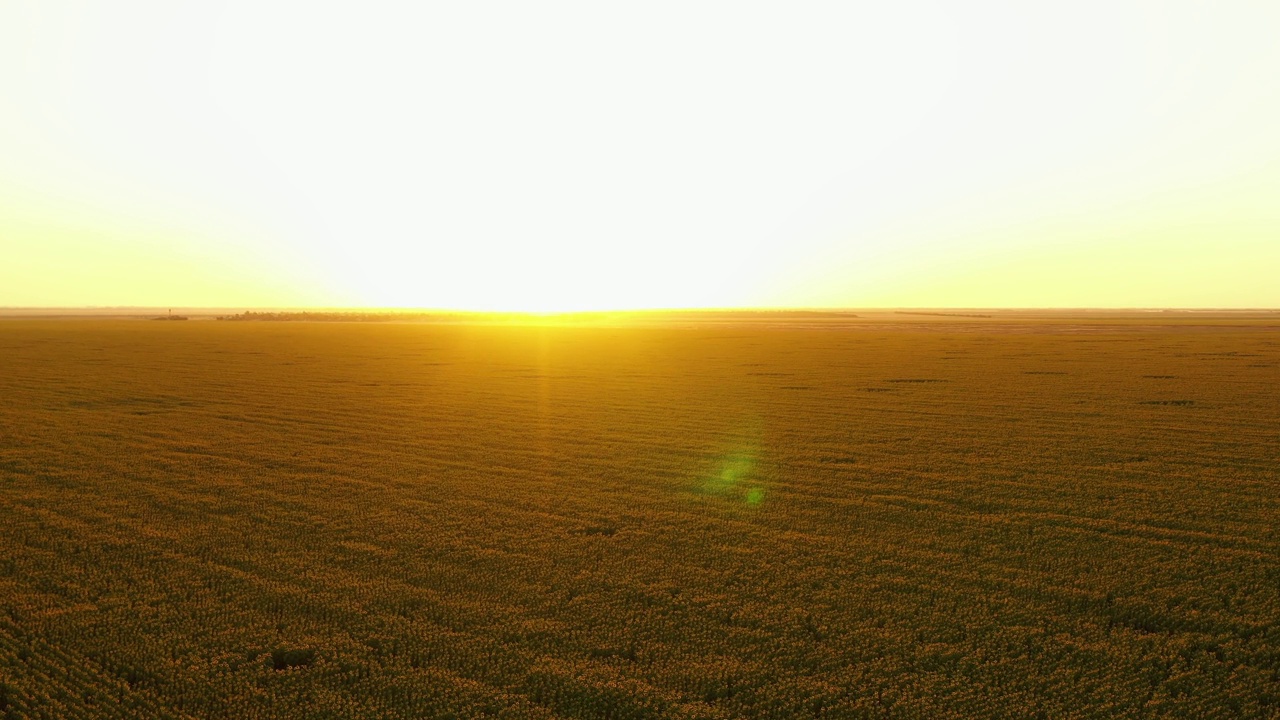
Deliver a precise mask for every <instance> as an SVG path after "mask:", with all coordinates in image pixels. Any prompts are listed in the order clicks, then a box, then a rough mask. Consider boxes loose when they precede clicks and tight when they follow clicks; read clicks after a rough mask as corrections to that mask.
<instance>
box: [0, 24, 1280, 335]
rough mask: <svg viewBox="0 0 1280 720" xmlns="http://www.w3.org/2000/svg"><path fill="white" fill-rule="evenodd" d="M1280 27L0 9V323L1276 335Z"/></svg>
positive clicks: (1279, 257)
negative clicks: (1163, 319) (57, 319)
mask: <svg viewBox="0 0 1280 720" xmlns="http://www.w3.org/2000/svg"><path fill="white" fill-rule="evenodd" d="M1277 37H1280V3H1276V2H1271V1H1257V2H1247V1H1244V0H1237V1H1232V0H1217V1H1216V2H1208V1H1206V2H1179V1H1177V0H1165V1H1141V2H1139V1H1134V0H1107V1H1105V2H1090V1H1084V2H1057V3H1051V2H1025V1H1019V2H982V1H981V0H978V1H975V2H966V3H955V2H911V1H910V0H908V1H906V2H892V3H890V2H861V3H859V2H830V3H822V2H803V1H796V0H792V1H788V2H749V1H745V0H737V1H735V2H699V1H698V0H679V1H676V2H666V1H665V0H646V2H635V3H614V2H563V1H561V0H545V1H540V2H490V1H487V0H469V1H467V2H394V3H393V2H378V1H377V0H366V1H363V2H358V3H357V2H323V1H317V0H310V1H308V2H289V1H285V0H222V1H220V2H189V1H186V0H154V1H152V0H113V2H110V3H106V2H100V1H99V0H84V1H76V0H35V1H25V0H0V306H9V307H14V306H41V307H51V306H63V307H71V306H77V307H78V306H160V307H179V306H183V307H197V306H207V307H300V306H325V307H334V306H374V307H416V308H445V309H463V310H503V311H535V312H549V311H565V310H605V309H636V308H671V307H810V308H840V307H854V308H857V307H968V308H978V307H981V308H988V307H989V308H995V307H1280V281H1277V279H1276V278H1278V277H1280V131H1278V130H1277V128H1280V42H1276V38H1277Z"/></svg>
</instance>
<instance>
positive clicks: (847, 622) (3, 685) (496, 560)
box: [0, 313, 1280, 720]
mask: <svg viewBox="0 0 1280 720" xmlns="http://www.w3.org/2000/svg"><path fill="white" fill-rule="evenodd" d="M0 717H6V718H77V717H104V718H188V717H191V718H205V717H213V718H220V717H221V718H276V717H280V718H284V717H290V718H301V717H316V718H321V717H323V718H366V717H388V718H415V717H428V718H433V717H437V718H472V717H502V718H612V719H623V718H703V719H707V720H711V719H714V718H743V717H751V718H755V717H759V718H857V717H903V718H909V717H914V718H964V717H1044V718H1111V717H1135V718H1140V717H1176V718H1238V717H1264V718H1265V717H1280V318H1276V317H1274V316H1272V317H1270V318H1267V317H1255V318H1248V317H1211V316H1197V317H1194V318H1187V317H1181V316H1175V317H1162V316H1159V315H1150V316H1143V317H1132V316H1119V315H1117V316H1098V317H1093V316H1088V317H1075V316H1066V315H1060V316H1052V317H1034V316H1030V315H1026V316H1008V317H1006V316H1000V315H997V316H995V317H947V316H907V315H901V314H898V315H894V314H890V313H884V314H881V315H874V316H862V317H848V318H840V317H838V316H831V317H828V316H822V315H814V316H794V317H792V316H778V317H763V318H762V317H760V316H743V317H741V318H735V317H730V316H716V317H715V318H714V321H712V320H706V321H698V320H696V319H689V318H684V319H681V318H672V317H660V318H655V319H652V320H651V321H649V322H640V321H636V322H631V323H626V322H623V323H615V324H612V325H609V324H605V325H591V324H578V325H568V326H555V325H546V326H537V325H511V324H482V323H474V324H468V323H409V322H404V323H304V322H275V323H255V322H234V323H223V322H212V321H193V322H186V323H151V322H140V321H130V320H109V319H94V320H52V319H21V320H12V319H11V320H0Z"/></svg>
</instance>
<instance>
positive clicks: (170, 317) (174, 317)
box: [152, 308, 188, 320]
mask: <svg viewBox="0 0 1280 720" xmlns="http://www.w3.org/2000/svg"><path fill="white" fill-rule="evenodd" d="M152 319H153V320H186V319H188V318H187V316H186V315H174V314H173V308H169V314H168V315H167V316H161V317H158V318H152Z"/></svg>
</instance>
